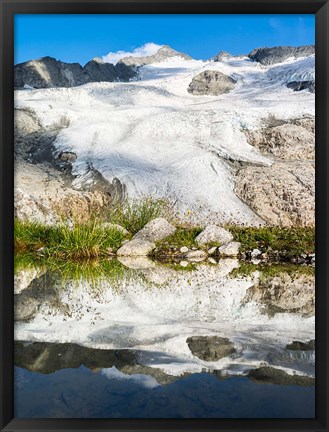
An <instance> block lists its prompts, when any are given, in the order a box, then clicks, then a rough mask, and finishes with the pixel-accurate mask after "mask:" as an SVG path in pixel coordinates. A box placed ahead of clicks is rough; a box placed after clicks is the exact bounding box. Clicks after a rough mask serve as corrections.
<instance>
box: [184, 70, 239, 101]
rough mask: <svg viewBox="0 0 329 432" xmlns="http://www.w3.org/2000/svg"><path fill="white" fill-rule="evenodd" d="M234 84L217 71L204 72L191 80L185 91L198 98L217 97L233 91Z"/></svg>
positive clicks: (230, 79) (231, 79)
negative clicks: (204, 96) (205, 96)
mask: <svg viewBox="0 0 329 432" xmlns="http://www.w3.org/2000/svg"><path fill="white" fill-rule="evenodd" d="M235 84H236V81H235V80H234V79H233V78H231V77H229V76H227V75H225V74H223V73H221V72H219V71H211V70H206V71H204V72H201V73H199V74H198V75H196V76H195V77H194V78H193V79H192V81H191V83H190V84H189V86H188V89H187V91H188V92H189V93H192V94H193V95H198V96H202V95H213V96H219V95H221V94H224V93H228V92H229V91H231V90H233V89H234V87H235Z"/></svg>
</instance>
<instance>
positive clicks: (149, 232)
mask: <svg viewBox="0 0 329 432" xmlns="http://www.w3.org/2000/svg"><path fill="white" fill-rule="evenodd" d="M175 231H176V227H174V226H173V225H172V224H170V223H169V222H168V221H166V219H164V218H156V219H153V220H151V221H150V222H148V223H147V224H146V225H145V226H144V227H143V228H142V229H141V230H140V231H138V233H136V234H135V235H134V237H133V239H140V240H148V241H150V242H156V241H159V240H162V239H164V238H166V237H168V236H170V235H171V234H173V233H174V232H175Z"/></svg>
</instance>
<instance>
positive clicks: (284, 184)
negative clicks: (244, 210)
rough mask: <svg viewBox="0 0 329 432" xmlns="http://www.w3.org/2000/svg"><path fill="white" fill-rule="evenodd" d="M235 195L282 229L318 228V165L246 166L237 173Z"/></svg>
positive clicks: (310, 163)
mask: <svg viewBox="0 0 329 432" xmlns="http://www.w3.org/2000/svg"><path fill="white" fill-rule="evenodd" d="M234 190H235V193H236V195H237V196H238V197H239V198H240V199H241V200H242V201H243V202H245V203H246V204H247V205H248V206H249V207H250V208H251V209H252V210H253V211H254V212H255V213H257V214H258V215H259V216H260V217H261V218H262V219H263V220H264V221H266V222H268V223H270V224H273V225H279V226H287V227H289V226H294V225H301V226H314V221H315V169H314V162H304V161H303V162H292V161H291V162H289V165H287V164H286V163H283V162H280V163H274V164H273V165H271V166H270V167H256V166H246V167H243V168H242V169H240V170H239V171H238V172H237V175H236V178H235V189H234Z"/></svg>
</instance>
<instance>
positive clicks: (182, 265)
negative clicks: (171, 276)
mask: <svg viewBox="0 0 329 432" xmlns="http://www.w3.org/2000/svg"><path fill="white" fill-rule="evenodd" d="M188 264H189V263H188V261H181V262H180V263H179V265H180V266H181V267H187V266H188Z"/></svg>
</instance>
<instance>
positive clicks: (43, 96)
mask: <svg viewBox="0 0 329 432" xmlns="http://www.w3.org/2000/svg"><path fill="white" fill-rule="evenodd" d="M209 70H210V71H218V72H220V73H221V74H224V75H226V76H228V77H230V78H232V79H233V80H234V81H235V82H236V85H235V87H234V89H232V90H231V91H230V92H229V93H227V94H222V95H219V96H212V95H205V96H197V95H193V94H190V93H189V92H188V87H189V85H190V83H191V82H192V80H193V78H194V77H195V76H197V75H198V74H201V73H202V72H204V71H209ZM312 74H314V56H313V55H311V56H309V57H305V58H299V59H297V60H295V59H289V60H286V61H285V62H283V63H279V64H275V65H269V66H264V65H261V64H260V63H258V62H253V61H251V60H250V59H249V58H248V57H226V58H223V60H222V61H216V62H213V61H209V62H203V61H198V60H186V59H183V58H179V57H174V58H167V59H165V60H163V61H161V62H158V63H152V64H149V65H145V66H143V67H140V68H139V72H138V80H135V81H132V82H127V83H119V82H113V83H94V84H87V85H83V86H80V87H76V88H67V89H63V88H60V89H40V90H23V91H17V92H16V108H17V109H18V110H20V109H29V110H30V111H32V112H34V113H35V115H36V116H37V118H38V120H39V121H40V123H41V124H42V125H43V127H51V125H52V124H57V123H58V122H59V121H60V119H61V118H62V116H63V115H65V116H66V118H67V119H68V120H69V125H68V127H66V128H65V129H62V130H61V131H60V132H59V134H58V136H57V138H56V140H55V142H54V146H55V148H56V149H57V150H56V151H57V152H62V151H68V152H73V153H75V154H76V155H77V159H76V160H75V161H74V163H73V174H74V175H77V176H78V179H77V181H76V185H78V184H79V178H82V176H83V175H85V174H86V173H87V172H88V170H89V169H90V166H92V167H93V168H94V169H95V170H98V171H99V172H100V173H101V174H102V175H103V176H104V178H105V179H106V180H108V181H109V182H112V183H113V182H115V181H117V179H118V180H119V182H120V184H123V185H124V186H125V190H126V193H127V194H128V196H129V197H131V198H138V197H140V196H145V195H146V196H149V195H151V196H152V197H154V198H157V197H158V198H167V199H169V200H170V201H171V202H172V203H173V204H174V205H175V208H176V209H177V211H178V212H179V214H180V216H181V217H182V218H183V219H185V220H186V219H188V220H191V221H192V222H196V223H207V222H209V221H211V220H212V221H215V222H217V223H227V222H229V223H239V224H241V223H247V224H259V223H262V222H263V221H268V222H270V223H271V222H273V223H275V221H277V218H276V219H275V221H274V219H272V218H271V216H270V214H271V213H269V217H267V214H266V212H263V213H262V206H259V203H257V206H256V205H254V204H253V200H252V199H251V198H252V196H253V195H252V190H255V189H253V188H250V193H248V194H243V193H242V192H241V193H240V192H239V197H238V196H237V194H236V192H235V188H236V181H237V179H238V180H239V182H241V181H243V176H242V180H241V175H240V176H239V172H240V171H241V170H242V169H244V168H248V167H255V168H257V169H260V170H263V171H264V170H265V171H266V177H267V178H273V181H272V183H273V182H274V183H273V188H272V189H270V191H271V193H272V194H274V195H275V196H273V197H272V198H271V196H269V200H270V202H273V203H276V202H277V199H278V200H279V204H278V207H277V208H276V207H275V208H273V209H272V212H273V213H274V214H277V212H280V211H281V210H280V209H281V208H284V209H285V214H287V215H288V216H287V217H285V219H284V220H282V224H285V225H290V224H293V223H295V222H294V221H295V219H296V218H295V217H290V216H289V215H290V214H293V213H294V212H296V208H298V209H299V210H298V212H299V213H300V218H299V219H300V220H302V221H303V220H304V219H305V221H307V222H305V223H307V224H312V223H313V222H314V194H313V189H314V188H313V189H312V184H311V185H310V184H308V182H309V181H311V180H308V181H306V183H305V185H304V186H303V185H302V184H301V183H300V181H299V180H298V179H297V177H296V176H294V175H293V179H294V180H293V181H294V182H296V185H297V183H298V184H299V187H303V190H302V191H301V192H300V191H297V189H296V191H297V192H296V197H295V199H294V200H293V202H291V201H289V200H288V201H287V199H289V197H288V198H286V197H285V195H284V194H283V195H282V194H281V190H279V188H280V186H279V185H280V182H282V181H283V182H284V178H283V177H282V176H283V175H284V174H282V173H285V172H286V173H287V176H288V174H289V178H290V177H291V176H292V174H291V173H290V172H289V164H288V162H285V165H284V167H282V165H280V169H277V164H276V162H278V161H280V157H276V156H275V155H274V154H273V153H271V152H267V151H263V148H257V147H254V146H252V145H250V144H249V143H248V139H249V138H248V134H247V133H246V132H247V131H255V130H258V129H262V128H263V127H264V126H266V122H267V120H268V119H270V118H274V119H279V120H280V121H281V122H283V123H287V124H289V122H290V120H291V119H300V118H303V117H304V116H311V117H313V116H314V95H313V94H311V93H310V92H308V91H293V90H291V89H289V88H288V87H287V84H288V83H289V82H290V80H291V79H294V80H295V79H297V78H298V77H299V78H300V79H304V77H306V76H307V77H311V76H312ZM297 75H298V77H297ZM296 77H297V78H296ZM282 145H283V146H284V142H283V144H282ZM308 145H310V144H309V142H308ZM289 163H292V162H289ZM299 163H303V161H301V160H299ZM307 163H308V164H309V163H310V162H309V161H307ZM298 169H299V170H300V168H298ZM311 169H312V170H314V168H311ZM301 170H303V169H301ZM79 176H80V177H79ZM260 178H262V177H260ZM287 178H288V177H287ZM311 178H312V176H309V179H311ZM276 179H277V180H276ZM279 179H280V182H279ZM255 181H256V180H255ZM276 181H278V183H277V184H278V187H276V186H275V185H276ZM248 182H249V183H250V182H251V184H253V177H252V176H251V177H250V176H249V175H248ZM257 187H258V189H259V188H262V184H258V183H257ZM244 188H247V189H248V188H249V186H248V184H247V185H246V186H244V184H243V183H242V184H240V183H239V185H238V187H237V190H239V191H240V190H242V191H243V190H244ZM256 190H257V188H256ZM266 193H267V192H266ZM305 194H307V196H308V197H309V198H308V199H307V200H305ZM306 202H307V205H306V204H305V203H306ZM305 212H306V213H305ZM304 216H305V217H304ZM280 223H281V222H280Z"/></svg>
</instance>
